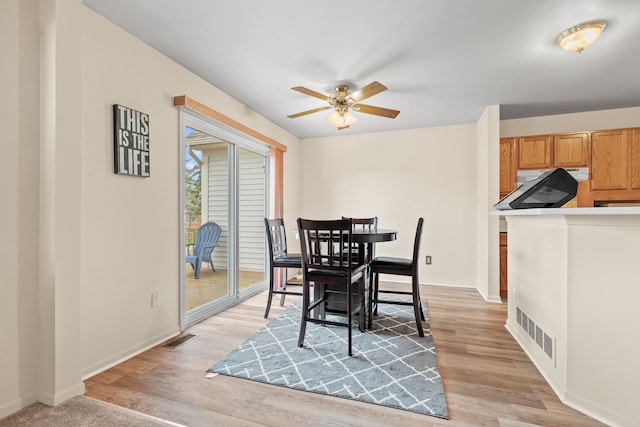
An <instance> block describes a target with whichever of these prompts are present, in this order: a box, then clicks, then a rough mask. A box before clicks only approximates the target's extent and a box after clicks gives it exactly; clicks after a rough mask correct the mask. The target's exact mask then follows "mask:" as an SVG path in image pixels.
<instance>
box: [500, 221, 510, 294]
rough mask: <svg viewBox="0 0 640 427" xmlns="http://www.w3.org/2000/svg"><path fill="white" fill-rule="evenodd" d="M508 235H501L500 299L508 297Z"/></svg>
mask: <svg viewBox="0 0 640 427" xmlns="http://www.w3.org/2000/svg"><path fill="white" fill-rule="evenodd" d="M507 254H508V252H507V233H500V298H507V296H508V287H509V285H508V282H507V277H508V272H507Z"/></svg>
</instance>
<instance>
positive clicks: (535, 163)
mask: <svg viewBox="0 0 640 427" xmlns="http://www.w3.org/2000/svg"><path fill="white" fill-rule="evenodd" d="M550 167H551V135H542V136H527V137H524V138H519V139H518V169H548V168H550Z"/></svg>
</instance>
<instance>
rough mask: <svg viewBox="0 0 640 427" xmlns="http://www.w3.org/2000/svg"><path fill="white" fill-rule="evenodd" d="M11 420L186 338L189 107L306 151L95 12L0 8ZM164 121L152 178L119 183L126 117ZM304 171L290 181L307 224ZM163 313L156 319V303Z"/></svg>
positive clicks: (2, 272)
mask: <svg viewBox="0 0 640 427" xmlns="http://www.w3.org/2000/svg"><path fill="white" fill-rule="evenodd" d="M0 24H1V25H0V36H2V39H3V43H2V44H0V54H1V57H2V58H3V61H2V67H3V74H2V79H0V84H2V93H3V96H4V97H5V102H3V103H2V107H0V108H2V111H1V112H2V118H3V121H2V124H3V127H2V129H3V139H2V143H3V156H4V157H3V159H4V160H5V162H4V163H3V167H2V168H0V200H2V209H0V227H2V236H3V245H2V249H0V251H2V252H0V281H1V286H0V336H1V337H2V340H3V345H2V349H1V351H0V417H3V416H5V415H7V414H9V413H12V412H14V411H16V410H18V409H20V408H22V407H24V406H27V405H29V404H31V403H33V402H35V401H37V400H40V401H43V402H45V403H49V404H57V403H59V402H60V401H62V400H64V399H66V398H68V397H70V396H71V395H76V394H79V393H81V392H82V390H83V385H82V382H81V379H82V376H83V375H89V374H91V373H92V372H95V371H97V370H101V369H104V368H106V367H108V366H109V365H110V364H112V363H115V362H117V361H119V360H120V359H121V358H126V357H130V356H132V355H133V354H134V353H135V352H137V351H140V350H143V349H144V348H145V347H147V346H150V345H152V344H154V343H156V342H158V341H160V340H163V339H165V338H167V337H168V336H170V335H171V334H174V333H176V332H177V331H178V327H179V326H178V324H179V319H178V315H179V307H178V290H179V275H178V271H179V263H178V259H179V253H180V250H181V249H182V245H181V244H180V242H179V224H180V223H179V211H180V208H179V206H178V194H179V185H178V184H179V181H178V170H179V169H178V168H179V165H178V158H179V151H178V147H179V128H178V119H179V114H178V110H177V109H176V108H175V107H173V97H174V96H177V95H188V96H190V97H191V98H193V99H195V100H197V101H200V102H202V103H203V104H205V105H207V106H209V107H211V108H213V109H215V110H217V111H219V112H221V113H223V114H225V115H226V116H228V117H230V118H231V119H233V120H235V121H237V122H240V123H242V124H243V125H246V126H248V127H249V128H252V129H254V130H256V131H258V132H260V133H262V134H264V135H266V136H268V137H270V138H273V139H275V140H277V141H279V142H281V143H283V144H285V145H287V146H289V147H290V148H291V152H292V153H293V155H292V156H291V157H288V156H289V154H286V155H285V161H289V160H291V159H292V160H293V161H296V160H298V154H296V148H295V145H296V144H298V140H297V138H296V137H294V136H293V135H291V134H289V133H287V132H286V131H284V130H283V129H281V128H279V127H277V126H276V125H274V124H273V123H271V122H270V121H268V120H266V119H264V118H263V117H261V116H259V115H258V114H256V113H255V112H253V111H251V110H249V109H247V108H246V107H245V106H244V105H242V104H240V103H239V102H237V101H235V100H233V99H232V98H230V97H229V96H227V95H226V94H224V93H222V92H220V91H219V90H217V89H216V88H214V87H212V86H211V85H209V84H207V83H205V82H204V81H202V80H201V79H200V78H198V77H196V76H194V75H193V74H191V73H190V72H189V71H187V70H185V69H184V68H182V67H180V66H178V65H177V64H175V63H173V62H172V61H170V60H168V59H167V58H165V57H163V56H161V55H160V54H158V52H156V51H155V50H153V49H151V48H150V47H149V46H146V45H145V44H143V43H142V42H140V41H138V40H136V39H135V38H133V37H131V36H130V35H128V34H126V33H125V32H123V31H122V30H121V29H119V28H118V27H116V26H114V25H113V24H111V23H109V22H108V21H106V20H104V19H103V18H101V17H99V16H98V15H96V14H95V13H94V12H92V11H91V10H89V9H87V8H85V7H84V6H83V5H82V2H81V0H57V1H56V2H49V1H38V0H8V1H3V2H1V3H0ZM115 103H118V104H123V105H126V106H128V107H131V108H134V109H137V110H140V111H143V112H145V113H148V114H149V115H150V117H151V122H150V127H151V140H150V141H151V142H150V144H151V177H150V178H134V177H126V176H118V175H114V173H113V148H112V147H113V145H112V144H113V141H112V104H115ZM297 172H298V170H297V166H291V165H285V183H284V184H285V190H286V191H288V192H289V195H288V197H289V199H286V210H287V211H288V212H289V213H290V214H291V216H298V215H299V212H298V208H299V206H300V205H299V199H298V197H297V192H298V188H299V185H298V177H297ZM155 291H157V292H160V307H158V308H155V309H151V307H150V295H151V292H155Z"/></svg>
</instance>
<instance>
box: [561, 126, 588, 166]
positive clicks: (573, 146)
mask: <svg viewBox="0 0 640 427" xmlns="http://www.w3.org/2000/svg"><path fill="white" fill-rule="evenodd" d="M590 148H591V144H589V134H588V133H587V132H580V133H567V134H561V135H554V136H553V150H552V152H553V159H552V165H553V166H554V167H560V166H561V167H563V168H583V167H589V159H590V158H591V149H590Z"/></svg>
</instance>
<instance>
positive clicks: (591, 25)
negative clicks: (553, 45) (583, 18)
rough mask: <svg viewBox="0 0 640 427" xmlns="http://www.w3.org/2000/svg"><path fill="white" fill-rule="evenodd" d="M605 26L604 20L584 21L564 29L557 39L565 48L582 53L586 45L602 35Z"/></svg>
mask: <svg viewBox="0 0 640 427" xmlns="http://www.w3.org/2000/svg"><path fill="white" fill-rule="evenodd" d="M605 26H606V24H605V23H604V22H602V21H589V22H583V23H582V24H578V25H575V26H573V27H571V28H569V29H567V30H565V31H563V32H562V34H560V35H559V36H558V37H557V38H556V41H557V42H558V44H559V45H560V46H562V48H563V49H565V50H569V51H572V52H578V53H582V51H583V50H584V48H585V47H587V46H589V45H591V43H593V42H595V41H596V40H597V39H598V37H600V34H601V33H602V31H603V30H604V27H605Z"/></svg>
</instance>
